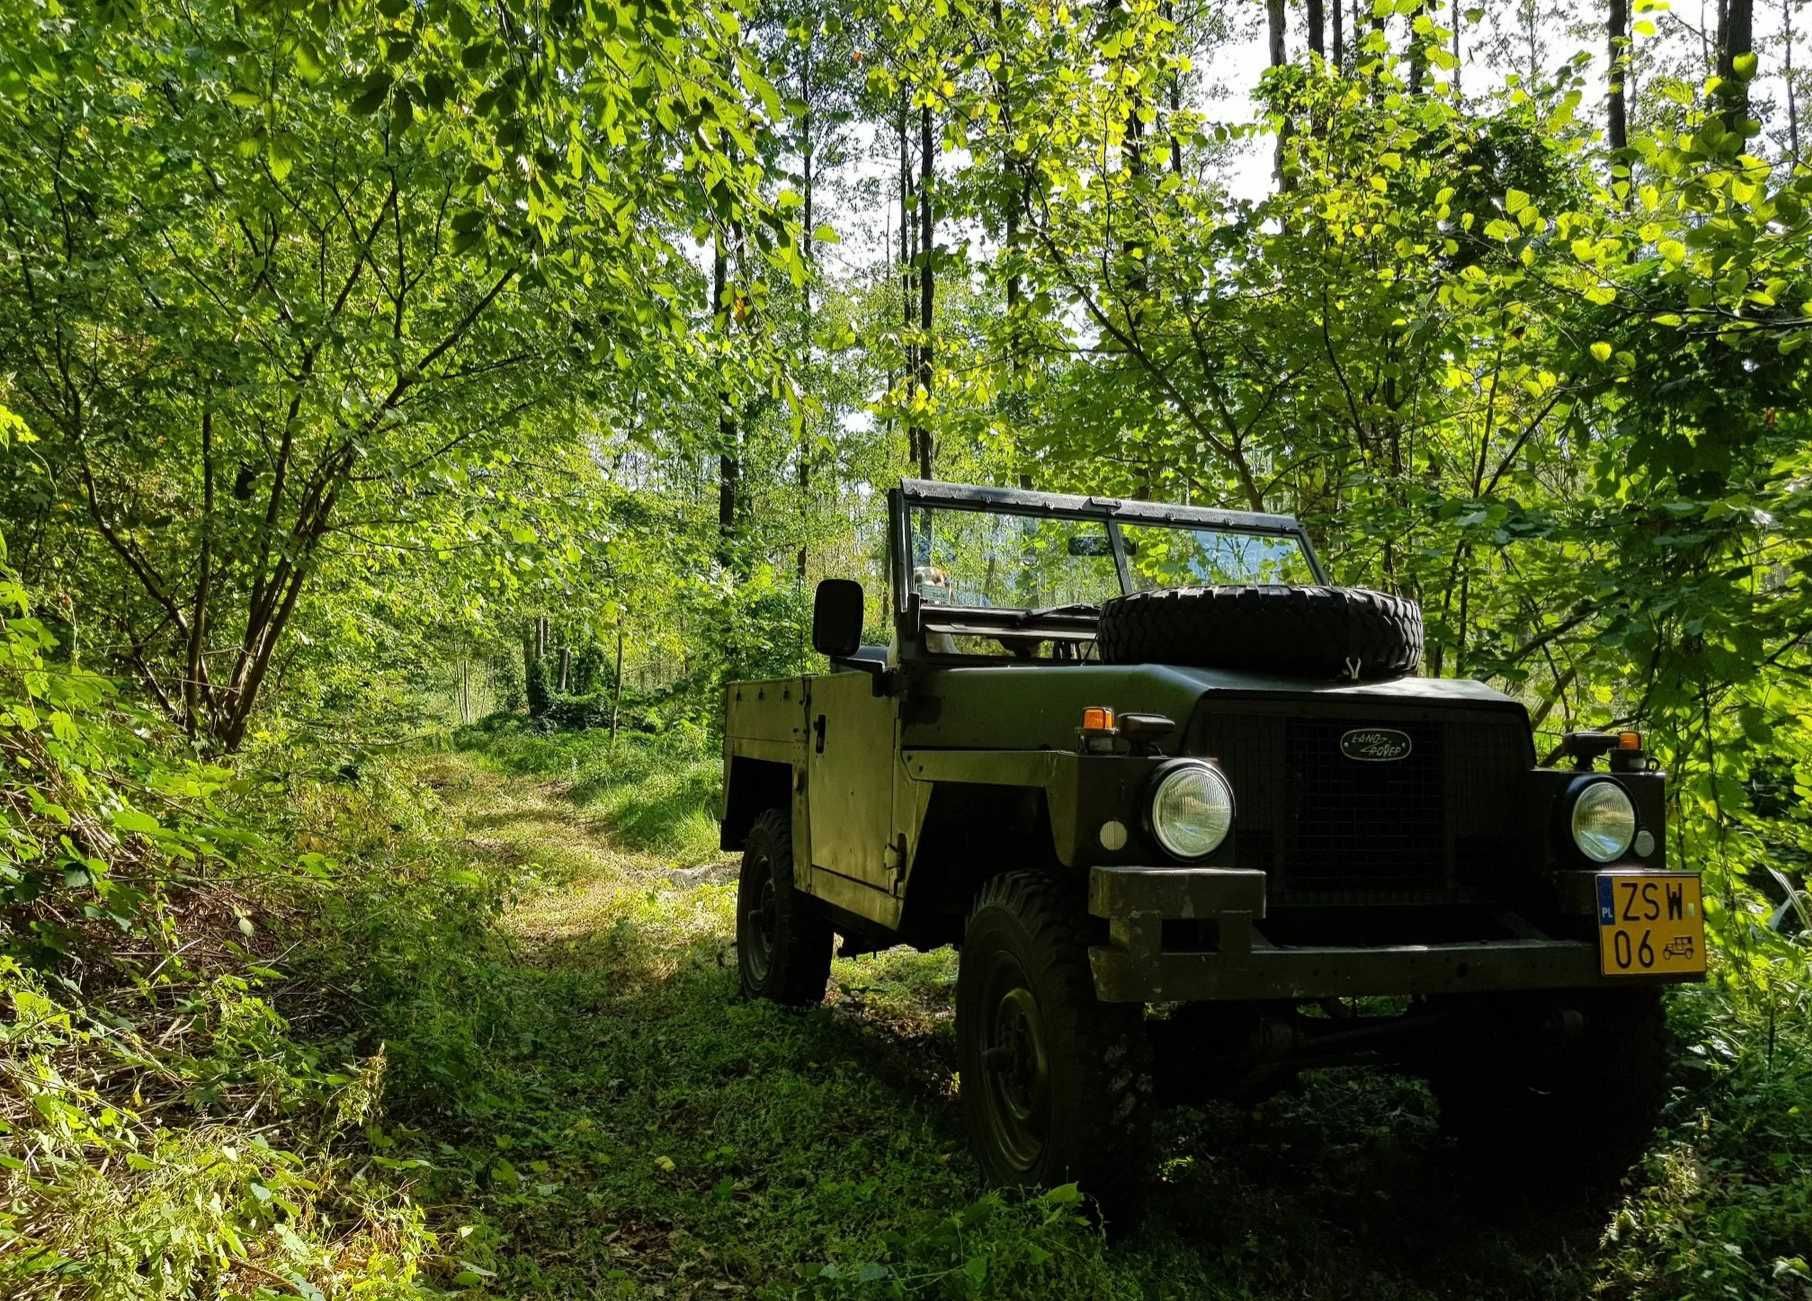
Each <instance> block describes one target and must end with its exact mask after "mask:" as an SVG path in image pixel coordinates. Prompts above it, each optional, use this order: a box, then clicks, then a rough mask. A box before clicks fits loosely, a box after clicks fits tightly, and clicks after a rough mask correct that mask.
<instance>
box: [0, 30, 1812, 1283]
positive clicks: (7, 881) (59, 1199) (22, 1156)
mask: <svg viewBox="0 0 1812 1301" xmlns="http://www.w3.org/2000/svg"><path fill="white" fill-rule="evenodd" d="M1808 24H1812V6H1809V5H1807V4H1806V3H1805V0H1762V4H1761V5H1759V6H1758V5H1757V4H1756V3H1755V0H1710V2H1709V3H1707V0H1699V3H1698V4H1697V5H1696V6H1695V5H1692V4H1689V3H1687V0H1672V2H1671V3H1670V2H1669V0H1603V3H1602V4H1600V3H1598V0H1558V2H1557V3H1554V4H1544V3H1538V2H1537V0H1497V2H1496V3H1495V4H1490V5H1484V4H1481V5H1479V6H1478V7H1470V5H1468V4H1462V2H1461V0H1453V2H1452V4H1451V5H1441V4H1437V3H1435V2H1434V0H1301V2H1300V3H1298V0H1265V2H1264V3H1263V4H1259V3H1257V2H1256V0H1229V2H1228V3H1213V2H1211V0H1101V2H1100V3H1094V4H1076V5H1073V6H1072V5H1071V4H1068V3H1065V2H1063V0H886V2H883V0H854V3H850V4H837V3H830V2H829V0H633V2H629V0H376V3H375V4H370V5H364V4H341V3H331V2H329V0H249V2H246V3H237V4H227V3H222V2H221V0H94V2H93V3H89V2H88V0H0V757H3V759H4V766H5V772H4V775H0V995H3V997H0V1294H4V1295H6V1296H9V1297H18V1298H31V1299H34V1301H36V1299H39V1298H45V1299H47V1298H75V1297H94V1298H106V1299H109V1301H111V1299H114V1298H187V1297H206V1296H224V1297H247V1298H279V1297H297V1298H304V1299H306V1301H338V1299H339V1298H353V1297H383V1298H391V1297H394V1298H428V1297H474V1298H477V1297H518V1296H557V1297H568V1296H594V1295H596V1296H618V1295H621V1296H642V1295H651V1296H675V1297H677V1296H703V1295H712V1296H715V1295H725V1294H728V1295H738V1294H750V1295H759V1296H771V1297H781V1296H904V1295H915V1296H916V1295H926V1296H1028V1297H1031V1296H1038V1297H1043V1296H1052V1295H1074V1296H1123V1297H1173V1296H1175V1297H1187V1296H1203V1297H1228V1298H1235V1297H1250V1298H1267V1297H1286V1296H1287V1297H1317V1298H1319V1297H1327V1298H1334V1297H1352V1296H1376V1297H1386V1298H1405V1299H1408V1298H1434V1297H1448V1296H1468V1297H1530V1298H1535V1297H1563V1296H1588V1295H1590V1296H1600V1297H1610V1298H1638V1297H1679V1298H1710V1297H1735V1298H1769V1299H1772V1301H1805V1299H1806V1298H1808V1297H1812V1263H1809V1262H1812V966H1809V963H1812V901H1809V898H1808V894H1807V873H1808V865H1809V864H1812V156H1809V154H1812V141H1804V140H1802V130H1805V131H1812V124H1802V122H1801V116H1802V113H1803V111H1804V109H1805V104H1806V101H1807V99H1808V96H1812V71H1809V70H1808V68H1807V67H1806V63H1807V61H1808V60H1812V48H1808V43H1807V40H1806V35H1805V28H1806V26H1807V25H1808ZM902 477H911V478H923V479H937V480H944V481H949V482H956V483H974V484H991V485H1001V486H1007V487H1020V488H1029V489H1038V490H1047V491H1060V492H1070V493H1079V494H1093V495H1100V496H1107V497H1116V498H1141V499H1148V500H1152V501H1168V502H1178V503H1185V504H1192V505H1203V506H1220V507H1228V508H1233V509H1237V510H1243V511H1259V512H1277V513H1284V514H1289V515H1294V516H1296V517H1298V518H1299V519H1300V520H1301V521H1302V522H1303V524H1304V526H1305V528H1306V530H1307V533H1308V535H1309V536H1310V537H1311V538H1312V540H1313V543H1314V546H1315V548H1316V550H1317V551H1318V552H1319V554H1320V556H1321V557H1322V559H1323V561H1324V563H1325V565H1326V567H1327V569H1328V571H1329V572H1330V573H1331V574H1332V575H1334V576H1335V580H1336V581H1338V582H1340V583H1342V584H1346V585H1350V586H1358V587H1368V588H1374V589H1378V590H1381V591H1385V592H1390V593H1396V594H1400V595H1402V596H1406V597H1410V598H1413V599H1414V600H1415V601H1417V602H1418V603H1419V604H1420V607H1421V610H1422V615H1423V619H1424V622H1425V626H1426V635H1427V648H1426V656H1425V665H1424V672H1425V673H1426V674H1428V675H1429V676H1431V677H1446V678H1472V679H1480V680H1482V681H1484V682H1487V683H1489V684H1491V685H1492V686H1493V687H1496V688H1498V689H1500V690H1503V691H1506V692H1509V693H1510V694H1511V695H1513V696H1515V697H1516V698H1517V699H1518V700H1520V701H1521V702H1522V703H1523V704H1524V705H1526V707H1527V711H1528V715H1529V718H1530V720H1531V722H1532V724H1533V726H1534V728H1535V731H1536V737H1537V742H1538V747H1539V748H1540V749H1541V750H1542V751H1544V752H1545V751H1546V750H1547V749H1549V748H1550V747H1552V746H1553V745H1555V744H1557V743H1558V742H1559V739H1560V737H1561V735H1562V734H1564V733H1567V732H1571V731H1579V730H1602V729H1620V728H1625V729H1639V730H1640V731H1641V732H1642V734H1643V735H1644V736H1645V737H1647V738H1648V745H1649V747H1650V748H1651V750H1652V751H1653V753H1654V755H1655V756H1656V758H1657V759H1658V760H1659V762H1660V764H1661V766H1662V767H1663V768H1664V769H1665V771H1666V772H1667V774H1668V785H1667V807H1666V812H1667V836H1668V846H1667V853H1668V855H1669V857H1670V858H1671V859H1673V860H1674V861H1677V862H1680V863H1684V864H1690V865H1691V866H1693V867H1694V868H1696V869H1697V870H1699V871H1700V872H1702V874H1703V882H1704V895H1705V900H1706V920H1707V925H1708V929H1709V934H1710V939H1711V943H1712V955H1711V970H1710V978H1709V980H1708V981H1707V982H1706V983H1704V984H1703V985H1690V986H1682V987H1680V988H1678V989H1677V990H1674V991H1673V992H1672V993H1671V994H1670V996H1669V999H1668V1020H1669V1025H1670V1029H1671V1033H1672V1036H1673V1039H1674V1042H1675V1044H1676V1054H1677V1055H1676V1058H1675V1065H1674V1068H1673V1070H1672V1073H1671V1075H1670V1076H1669V1088H1668V1096H1667V1102H1666V1106H1665V1111H1664V1113H1663V1122H1662V1127H1661V1129H1660V1131H1659V1132H1658V1134H1657V1137H1656V1139H1655V1140H1654V1142H1653V1144H1652V1145H1651V1146H1650V1149H1649V1150H1648V1152H1647V1153H1646V1155H1645V1156H1644V1157H1643V1159H1642V1161H1641V1162H1640V1163H1639V1164H1638V1165H1637V1166H1636V1167H1635V1168H1633V1169H1632V1170H1631V1171H1630V1172H1629V1174H1628V1175H1627V1176H1625V1178H1624V1179H1623V1181H1622V1183H1621V1185H1620V1186H1619V1187H1618V1188H1617V1189H1616V1190H1614V1192H1613V1193H1611V1194H1609V1195H1608V1196H1605V1197H1602V1198H1599V1199H1598V1200H1595V1201H1592V1202H1590V1203H1586V1204H1580V1203H1576V1202H1571V1201H1566V1200H1564V1199H1557V1198H1555V1199H1537V1200H1536V1201H1535V1202H1534V1203H1533V1204H1529V1205H1523V1206H1520V1207H1517V1208H1514V1209H1509V1210H1506V1209H1504V1208H1502V1207H1492V1206H1482V1205H1478V1204H1476V1203H1475V1202H1474V1201H1472V1200H1470V1199H1468V1198H1467V1197H1465V1196H1463V1195H1461V1193H1460V1192H1459V1191H1458V1184H1457V1183H1456V1179H1457V1176H1456V1175H1455V1174H1454V1172H1453V1171H1452V1170H1451V1169H1450V1163H1448V1162H1447V1160H1446V1158H1445V1157H1444V1149H1443V1147H1442V1140H1441V1138H1440V1136H1439V1134H1438V1126H1437V1123H1436V1120H1435V1118H1434V1112H1433V1108H1432V1104H1431V1103H1430V1102H1429V1100H1428V1096H1427V1094H1426V1092H1425V1091H1424V1090H1423V1089H1422V1088H1421V1086H1420V1085H1419V1084H1416V1083H1414V1082H1413V1081H1409V1080H1399V1079H1395V1078H1383V1079H1379V1078H1368V1079H1360V1078H1357V1077H1351V1076H1348V1075H1345V1074H1342V1073H1340V1072H1322V1073H1315V1074H1312V1075H1310V1076H1307V1077H1305V1079H1304V1082H1303V1084H1302V1087H1301V1088H1300V1089H1299V1090H1296V1091H1292V1092H1290V1093H1288V1094H1286V1095H1283V1096H1280V1097H1279V1098H1276V1099H1272V1100H1270V1101H1267V1102H1264V1103H1262V1104H1258V1105H1255V1106H1250V1107H1241V1106H1236V1105H1231V1104H1226V1105H1222V1104H1215V1105H1212V1106H1209V1107H1207V1108H1204V1109H1184V1110H1181V1111H1179V1112H1177V1113H1175V1114H1174V1115H1170V1116H1168V1117H1167V1118H1166V1119H1165V1120H1164V1121H1163V1122H1162V1127H1161V1129H1160V1133H1159V1146H1160V1151H1161V1154H1162V1163H1161V1165H1160V1167H1159V1169H1158V1171H1157V1172H1156V1173H1155V1175H1154V1176H1153V1177H1154V1178H1155V1179H1156V1180H1157V1181H1158V1182H1157V1187H1156V1191H1155V1193H1154V1196H1153V1201H1154V1203H1155V1205H1156V1207H1157V1209H1156V1211H1155V1213H1154V1215H1153V1216H1152V1217H1151V1219H1150V1220H1149V1221H1148V1222H1147V1223H1146V1224H1144V1225H1143V1226H1142V1227H1141V1228H1140V1229H1139V1230H1138V1231H1137V1232H1136V1233H1135V1234H1133V1235H1132V1236H1130V1237H1128V1238H1125V1239H1118V1238H1110V1237H1109V1236H1108V1235H1106V1234H1104V1233H1103V1231H1102V1229H1101V1226H1100V1225H1099V1224H1098V1223H1097V1222H1096V1220H1095V1219H1094V1218H1093V1217H1092V1216H1091V1214H1090V1213H1089V1208H1088V1206H1087V1203H1086V1202H1085V1201H1084V1200H1083V1199H1082V1197H1081V1195H1080V1194H1079V1193H1077V1192H1076V1190H1075V1189H1074V1187H1073V1186H1063V1187H1058V1188H1055V1189H1051V1190H1048V1191H1044V1192H1042V1193H1038V1192H1031V1193H1023V1194H1021V1193H1014V1192H1003V1191H999V1190H990V1189H988V1188H986V1187H985V1186H984V1185H983V1183H982V1181H981V1179H980V1177H979V1174H978V1173H977V1172H976V1170H975V1169H974V1167H973V1164H972V1162H971V1161H970V1159H969V1157H968V1155H967V1154H966V1152H965V1151H964V1149H963V1145H962V1139H961V1134H960V1132H959V1126H958V1124H957V1122H956V1120H955V1119H954V1115H955V1113H954V1111H953V1099H954V1097H955V1095H956V1083H955V1081H954V1078H953V1077H954V1073H955V1050H954V1048H953V1047H952V1039H951V1019H952V1013H951V996H952V990H953V989H954V980H955V976H954V972H955V959H954V957H953V956H952V955H951V954H950V953H949V952H948V951H942V952H935V953H927V954H914V953H910V952H907V951H904V950H890V951H886V952H881V953H877V954H872V955H866V956H861V957H842V958H839V959H837V961H836V963H835V966H834V968H833V976H832V985H833V988H832V993H831V995H830V998H829V1001H828V1003H827V1006H826V1007H825V1008H824V1009H822V1010H820V1011H813V1012H810V1013H808V1014H796V1013H793V1012H790V1011H787V1010H784V1009H778V1008H773V1007H769V1006H765V1005H759V1004H752V1003H743V1002H739V1001H738V1000H737V998H736V981H735V968H736V960H735V958H734V956H729V957H726V954H728V953H729V951H730V949H731V945H732V940H733V937H734V933H735V931H734V925H733V920H732V918H733V907H734V895H735V882H736V868H735V865H734V861H733V860H732V859H731V858H730V857H729V856H728V855H726V854H724V853H722V852H721V851H720V849H719V847H718V846H719V841H718V830H717V822H716V819H717V818H718V816H719V815H720V813H721V812H722V809H721V806H720V790H719V785H720V781H721V776H722V745H723V709H724V686H725V683H727V682H729V681H732V680H736V679H746V678H759V677H776V676H781V675H787V674H798V673H806V672H820V671H822V670H823V668H824V664H825V661H824V659H823V657H822V656H820V655H817V654H816V653H815V652H813V650H812V649H811V637H810V625H811V612H812V594H813V589H814V587H815V585H816V584H817V582H818V581H819V580H820V579H823V578H827V577H847V578H856V579H859V580H861V581H862V582H863V583H864V584H865V585H866V588H867V591H868V598H869V602H870V608H871V612H872V613H873V615H874V617H875V622H876V623H879V622H880V621H881V620H880V612H881V610H882V608H883V602H884V599H885V598H884V593H885V591H886V575H887V536H886V511H885V506H884V494H885V491H886V490H887V489H888V488H890V487H892V486H894V485H896V484H897V483H899V481H900V480H901V479H902Z"/></svg>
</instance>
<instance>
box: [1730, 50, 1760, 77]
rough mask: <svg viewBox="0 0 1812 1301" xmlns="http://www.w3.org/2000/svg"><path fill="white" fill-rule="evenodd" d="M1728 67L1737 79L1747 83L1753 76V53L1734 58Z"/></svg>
mask: <svg viewBox="0 0 1812 1301" xmlns="http://www.w3.org/2000/svg"><path fill="white" fill-rule="evenodd" d="M1730 66H1731V69H1732V70H1733V71H1734V72H1735V73H1736V75H1737V76H1738V77H1739V78H1741V79H1742V80H1744V81H1748V80H1749V79H1750V78H1751V77H1753V76H1755V68H1756V60H1755V51H1753V50H1750V51H1747V52H1745V53H1743V54H1739V55H1737V56H1736V58H1734V59H1732V60H1731V61H1730Z"/></svg>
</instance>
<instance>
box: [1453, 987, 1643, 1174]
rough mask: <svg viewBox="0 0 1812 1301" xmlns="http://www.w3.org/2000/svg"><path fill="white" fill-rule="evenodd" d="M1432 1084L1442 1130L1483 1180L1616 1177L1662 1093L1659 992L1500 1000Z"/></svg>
mask: <svg viewBox="0 0 1812 1301" xmlns="http://www.w3.org/2000/svg"><path fill="white" fill-rule="evenodd" d="M1429 1083H1430V1086H1431V1087H1432V1089H1433V1090H1434V1094H1435V1098H1436V1100H1437V1101H1438V1102H1439V1104H1440V1110H1441V1127H1442V1129H1443V1130H1445V1131H1446V1132H1447V1133H1449V1134H1451V1135H1452V1136H1453V1137H1454V1138H1455V1139H1457V1140H1458V1141H1459V1142H1460V1144H1461V1146H1462V1148H1463V1149H1464V1150H1465V1151H1466V1152H1467V1154H1468V1156H1469V1157H1472V1158H1474V1159H1475V1167H1476V1168H1477V1169H1478V1170H1479V1173H1480V1174H1481V1175H1487V1174H1488V1175H1493V1176H1495V1175H1505V1176H1518V1175H1520V1176H1522V1177H1524V1178H1525V1179H1526V1178H1528V1177H1530V1176H1540V1177H1542V1178H1544V1179H1545V1178H1548V1177H1550V1176H1560V1177H1564V1178H1567V1179H1570V1180H1571V1181H1573V1182H1575V1183H1586V1184H1591V1183H1602V1182H1605V1181H1607V1180H1614V1179H1616V1178H1618V1177H1620V1176H1621V1175H1622V1174H1623V1173H1624V1172H1625V1171H1626V1170H1628V1169H1629V1167H1630V1166H1631V1165H1632V1164H1633V1163H1634V1162H1635V1161H1636V1160H1637V1159H1638V1158H1640V1157H1641V1155H1642V1153H1643V1151H1644V1149H1645V1148H1646V1147H1647V1146H1648V1142H1649V1139H1650V1138H1651V1137H1652V1136H1653V1134H1654V1130H1655V1125H1656V1122H1657V1121H1658V1120H1659V1119H1660V1114H1661V1104H1662V1101H1663V1100H1664V1098H1665V1096H1666V1088H1667V1018H1666V1013H1665V1011H1664V1010H1663V1008H1662V1004H1661V991H1660V990H1658V989H1640V990H1607V991H1590V992H1585V993H1579V994H1573V995H1568V996H1565V997H1561V998H1545V999H1533V1000H1511V999H1502V1000H1494V1001H1493V1002H1491V1003H1490V1004H1488V1005H1487V1006H1486V1009H1485V1010H1484V1012H1483V1013H1482V1014H1481V1015H1479V1016H1478V1017H1477V1019H1476V1020H1474V1021H1472V1022H1471V1023H1470V1024H1469V1025H1468V1026H1467V1028H1466V1030H1465V1032H1464V1033H1463V1034H1462V1035H1461V1037H1460V1038H1459V1039H1458V1040H1457V1041H1456V1042H1455V1043H1454V1045H1453V1046H1452V1049H1451V1051H1450V1052H1448V1053H1447V1054H1445V1055H1444V1060H1442V1061H1441V1062H1439V1063H1438V1064H1436V1065H1434V1066H1433V1067H1431V1069H1430V1071H1429Z"/></svg>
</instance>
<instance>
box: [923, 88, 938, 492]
mask: <svg viewBox="0 0 1812 1301" xmlns="http://www.w3.org/2000/svg"><path fill="white" fill-rule="evenodd" d="M932 158H933V154H932V145H931V109H930V107H929V106H926V107H921V108H920V109H919V223H920V225H921V226H922V227H923V233H922V234H921V235H920V236H919V331H920V334H921V337H920V339H919V388H920V389H921V390H923V392H924V394H925V400H926V401H927V402H929V401H930V400H931V360H932V358H931V352H932V349H931V312H932V296H933V277H932V270H933V268H932V262H933V259H934V258H935V256H936V252H937V242H936V239H935V235H936V228H935V227H934V226H933V225H932V216H931V176H932V171H931V169H932ZM932 453H933V448H932V445H931V430H930V429H928V428H925V427H924V426H921V427H920V428H919V477H920V478H921V479H929V478H930V477H931V467H932V459H933V458H932Z"/></svg>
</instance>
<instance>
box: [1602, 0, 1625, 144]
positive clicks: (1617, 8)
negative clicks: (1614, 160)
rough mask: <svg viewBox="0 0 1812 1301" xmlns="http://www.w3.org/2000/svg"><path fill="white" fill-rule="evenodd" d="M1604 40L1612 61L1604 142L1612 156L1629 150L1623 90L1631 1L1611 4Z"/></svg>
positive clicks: (1613, 1)
mask: <svg viewBox="0 0 1812 1301" xmlns="http://www.w3.org/2000/svg"><path fill="white" fill-rule="evenodd" d="M1605 36H1606V42H1607V44H1606V49H1607V50H1608V51H1609V54H1610V61H1611V62H1610V71H1609V73H1608V75H1607V76H1606V79H1605V80H1606V90H1607V94H1606V99H1605V140H1606V142H1607V143H1608V144H1609V145H1610V147H1611V153H1612V154H1613V155H1616V154H1619V153H1621V152H1622V151H1624V150H1626V149H1628V148H1629V146H1630V131H1629V117H1628V106H1627V102H1626V101H1625V99H1624V90H1623V77H1624V72H1625V70H1626V69H1627V68H1628V66H1629V50H1630V5H1629V0H1610V5H1609V12H1608V15H1607V17H1606V20H1605Z"/></svg>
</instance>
